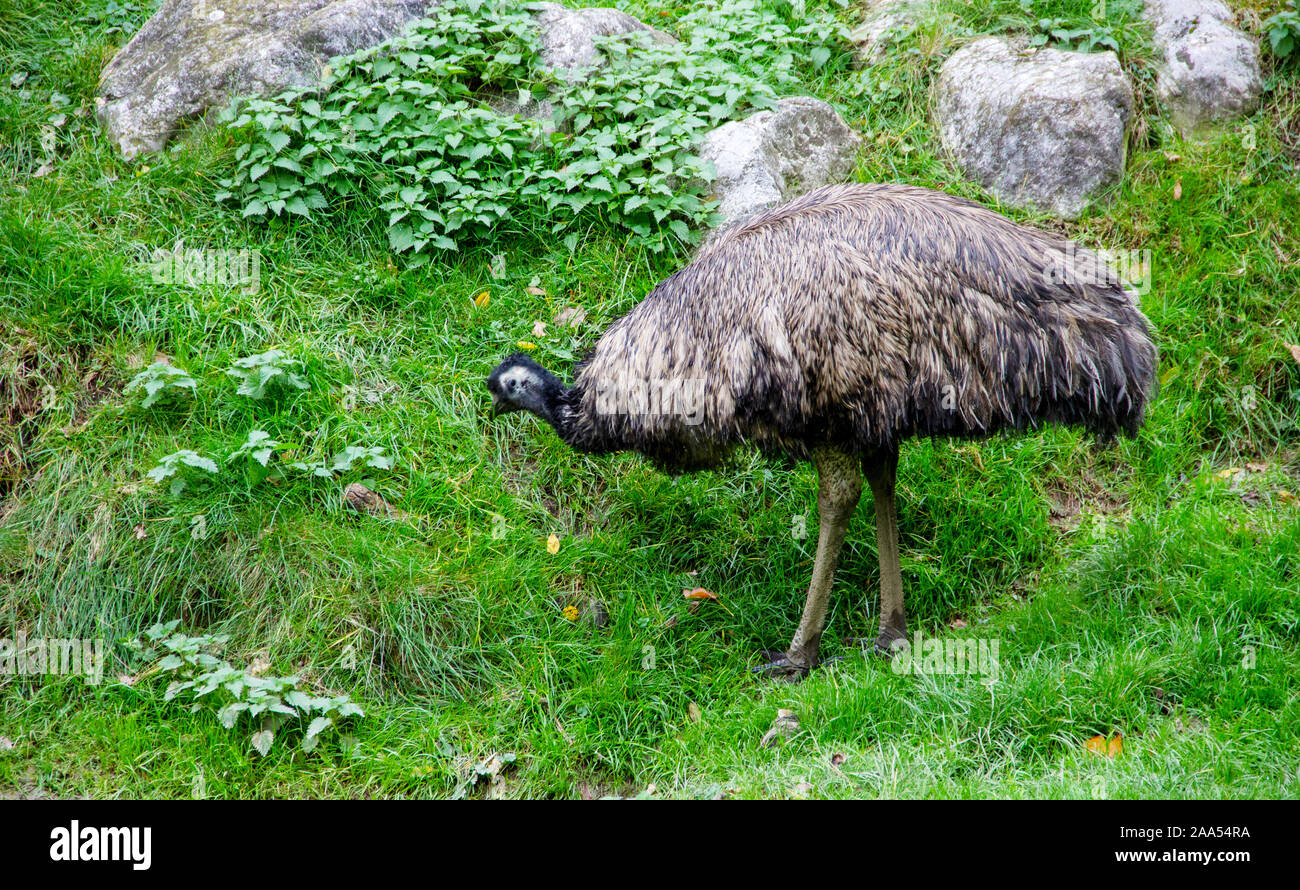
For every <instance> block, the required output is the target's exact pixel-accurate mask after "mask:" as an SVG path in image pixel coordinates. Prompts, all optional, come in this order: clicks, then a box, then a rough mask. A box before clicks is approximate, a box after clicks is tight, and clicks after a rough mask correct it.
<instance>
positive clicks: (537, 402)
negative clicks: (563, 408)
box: [487, 353, 564, 422]
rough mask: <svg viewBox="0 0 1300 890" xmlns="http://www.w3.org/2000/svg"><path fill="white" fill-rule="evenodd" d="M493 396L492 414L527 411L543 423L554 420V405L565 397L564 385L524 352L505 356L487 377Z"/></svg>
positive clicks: (489, 390) (489, 389)
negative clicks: (562, 396) (543, 421)
mask: <svg viewBox="0 0 1300 890" xmlns="http://www.w3.org/2000/svg"><path fill="white" fill-rule="evenodd" d="M487 388H488V392H490V393H492V412H493V413H494V414H509V413H510V412H512V411H529V412H532V413H533V414H536V415H537V416H538V417H540V418H542V419H543V420H546V421H548V422H549V421H553V420H554V417H555V409H556V405H557V403H558V401H559V399H560V396H561V395H563V394H564V384H562V383H560V381H559V379H558V378H557V377H556V376H555V375H554V374H552V373H551V372H550V371H548V370H546V369H545V368H543V367H542V366H541V365H539V364H537V362H535V361H533V360H532V359H531V358H529V357H528V356H526V355H524V354H523V353H516V354H515V355H511V356H508V357H507V358H506V359H504V360H503V361H502V362H501V364H499V365H497V366H496V369H495V370H493V372H492V373H491V374H490V375H489V376H488V379H487Z"/></svg>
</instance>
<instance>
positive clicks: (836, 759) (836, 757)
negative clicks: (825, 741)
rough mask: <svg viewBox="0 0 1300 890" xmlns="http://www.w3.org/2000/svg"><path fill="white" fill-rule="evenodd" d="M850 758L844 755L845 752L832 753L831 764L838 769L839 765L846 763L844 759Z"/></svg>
mask: <svg viewBox="0 0 1300 890" xmlns="http://www.w3.org/2000/svg"><path fill="white" fill-rule="evenodd" d="M848 759H849V758H848V757H847V756H845V755H843V754H832V755H831V766H833V767H836V768H837V769H838V768H839V767H841V766H843V765H844V761H846V760H848Z"/></svg>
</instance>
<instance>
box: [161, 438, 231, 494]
mask: <svg viewBox="0 0 1300 890" xmlns="http://www.w3.org/2000/svg"><path fill="white" fill-rule="evenodd" d="M185 467H192V468H194V469H196V470H203V471H204V472H205V473H212V474H216V473H217V472H219V470H218V468H217V464H216V462H215V461H213V460H212V459H211V458H207V457H203V456H202V455H200V454H199V453H198V452H197V451H191V450H189V449H185V450H183V451H174V452H172V453H171V454H169V455H167V456H165V457H163V458H162V459H161V460H159V461H158V465H157V466H156V467H154V468H153V469H152V470H150V471H149V473H148V476H149V478H150V479H152V480H154V481H155V482H162V481H163V480H165V479H171V480H172V484H171V493H172V497H176V496H177V495H179V494H180V493H181V492H182V491H184V490H185V488H186V486H187V485H188V483H189V480H188V479H187V478H186V474H185V472H184V468H185Z"/></svg>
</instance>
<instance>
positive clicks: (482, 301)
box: [474, 291, 492, 309]
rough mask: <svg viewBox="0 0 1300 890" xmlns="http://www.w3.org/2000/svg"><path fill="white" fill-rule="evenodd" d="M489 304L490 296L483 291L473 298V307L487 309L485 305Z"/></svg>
mask: <svg viewBox="0 0 1300 890" xmlns="http://www.w3.org/2000/svg"><path fill="white" fill-rule="evenodd" d="M491 302H492V295H491V294H490V293H488V292H487V291H483V292H482V293H481V294H479V295H478V296H477V297H475V298H474V305H475V306H477V307H478V308H480V309H485V308H487V304H488V303H491Z"/></svg>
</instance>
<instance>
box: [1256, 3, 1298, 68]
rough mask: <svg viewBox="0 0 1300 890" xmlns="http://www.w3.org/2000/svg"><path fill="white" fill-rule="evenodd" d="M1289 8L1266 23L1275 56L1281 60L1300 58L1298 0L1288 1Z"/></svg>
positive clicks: (1265, 29)
mask: <svg viewBox="0 0 1300 890" xmlns="http://www.w3.org/2000/svg"><path fill="white" fill-rule="evenodd" d="M1286 5H1287V8H1286V9H1284V10H1283V11H1281V12H1279V13H1277V14H1276V15H1274V16H1272V17H1271V18H1269V19H1267V20H1266V21H1265V22H1264V32H1265V33H1266V34H1268V42H1269V45H1270V46H1272V47H1273V55H1275V56H1277V57H1278V58H1279V59H1291V58H1295V57H1296V56H1300V8H1298V7H1297V5H1296V0H1288V2H1287V4H1286Z"/></svg>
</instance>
